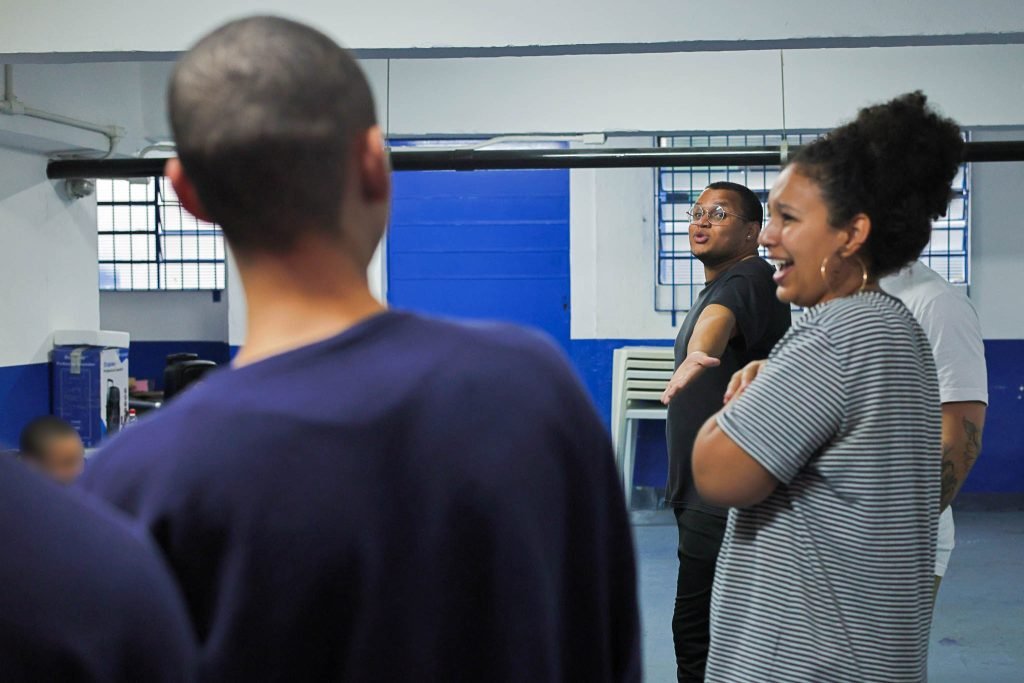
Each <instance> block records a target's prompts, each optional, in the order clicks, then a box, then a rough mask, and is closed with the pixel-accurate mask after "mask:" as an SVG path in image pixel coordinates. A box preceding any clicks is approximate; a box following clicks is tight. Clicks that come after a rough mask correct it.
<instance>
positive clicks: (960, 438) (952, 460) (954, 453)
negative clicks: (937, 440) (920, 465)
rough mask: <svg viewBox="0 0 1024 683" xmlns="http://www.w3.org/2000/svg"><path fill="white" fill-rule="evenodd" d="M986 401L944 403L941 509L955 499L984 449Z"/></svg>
mask: <svg viewBox="0 0 1024 683" xmlns="http://www.w3.org/2000/svg"><path fill="white" fill-rule="evenodd" d="M984 426H985V404H984V403H981V402H977V401H961V402H957V403H943V404H942V501H941V503H940V507H939V510H940V511H942V510H945V509H946V508H947V507H949V504H950V503H952V502H953V499H954V498H955V497H956V494H957V492H958V491H959V490H960V487H961V486H962V485H963V483H964V482H965V481H966V480H967V475H968V474H969V473H970V471H971V467H973V466H974V461H975V460H977V459H978V454H979V453H980V452H981V431H982V429H983V428H984Z"/></svg>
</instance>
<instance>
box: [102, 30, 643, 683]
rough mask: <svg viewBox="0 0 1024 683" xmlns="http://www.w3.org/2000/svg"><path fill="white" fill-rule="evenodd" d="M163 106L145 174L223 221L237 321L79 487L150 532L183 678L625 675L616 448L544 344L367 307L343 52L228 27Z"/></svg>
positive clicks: (379, 218)
mask: <svg viewBox="0 0 1024 683" xmlns="http://www.w3.org/2000/svg"><path fill="white" fill-rule="evenodd" d="M169 100H170V115H171V123H172V126H173V129H174V134H175V138H176V141H177V145H178V158H177V159H173V160H171V161H169V162H168V164H167V169H166V172H167V175H168V176H169V178H170V179H171V182H172V183H173V184H174V188H175V190H176V192H177V194H178V196H179V198H180V199H181V202H182V204H183V205H184V206H185V207H186V208H188V209H189V210H190V211H191V212H192V213H194V214H196V215H197V216H199V217H201V218H204V219H207V220H210V221H214V222H216V223H219V224H220V225H221V226H222V227H223V230H224V235H225V237H226V238H227V240H228V243H229V244H230V246H231V248H232V250H233V252H234V254H235V257H236V259H237V261H238V268H239V272H240V275H241V279H242V284H243V285H244V288H245V294H246V299H247V302H248V336H247V339H246V343H245V346H244V347H243V348H242V350H241V351H240V352H239V354H238V356H237V358H236V360H235V362H234V364H233V367H231V368H230V369H225V370H221V371H218V372H215V373H213V374H211V375H208V376H207V377H206V378H204V381H203V383H202V384H201V385H199V386H197V387H195V388H193V389H191V390H190V391H189V392H188V393H187V394H185V395H183V396H182V397H181V398H180V399H178V400H176V401H175V402H174V403H173V404H171V405H170V406H168V407H167V408H164V409H162V410H161V411H160V412H159V414H157V415H156V416H154V417H152V418H148V419H147V420H145V421H143V422H142V423H141V424H139V425H138V426H136V427H133V428H132V429H130V430H127V431H126V432H125V433H124V434H122V435H121V436H119V437H118V438H117V439H116V440H114V441H113V442H112V443H111V444H110V445H109V446H108V447H107V448H106V449H104V450H103V451H102V452H101V453H99V454H98V455H97V456H96V457H95V462H94V463H93V464H92V465H91V466H90V467H89V468H88V469H87V471H86V473H85V476H84V478H83V480H82V482H83V486H84V487H85V488H86V489H87V490H89V491H92V492H94V493H95V494H97V495H99V496H100V497H102V498H104V499H106V500H108V501H110V502H112V503H114V504H115V505H117V506H118V507H120V508H121V509H122V510H124V511H125V512H127V513H128V514H129V515H131V516H132V517H133V518H134V519H135V520H136V521H137V523H138V524H139V525H141V526H142V527H144V528H145V529H147V530H148V531H149V533H150V534H152V536H153V538H154V539H156V541H157V543H158V544H159V545H160V547H161V549H162V550H163V552H164V554H165V555H166V557H167V560H168V562H169V564H170V566H171V567H172V568H173V570H174V573H175V575H176V576H177V579H178V582H179V583H180V585H181V588H182V591H183V593H184V596H185V599H186V601H187V603H188V606H189V609H190V613H191V616H192V620H193V624H194V626H195V629H196V631H197V634H198V636H199V640H200V643H201V648H202V655H201V656H202V661H201V665H200V674H201V678H202V679H203V680H207V681H257V680H280V681H439V682H441V681H489V682H493V681H509V682H511V681H517V682H519V681H531V682H543V681H567V680H578V681H587V682H588V683H590V682H598V681H637V680H639V677H640V663H639V627H638V615H637V605H636V586H635V570H634V561H633V551H632V543H631V537H630V529H629V525H628V519H627V516H626V511H625V508H624V505H623V497H622V493H621V491H620V489H619V486H618V482H617V474H616V470H615V467H614V463H613V456H612V452H611V446H610V443H609V440H608V437H607V436H606V433H605V430H604V428H603V426H602V425H601V423H600V421H599V419H598V417H597V415H596V414H595V412H594V409H593V408H592V406H591V404H590V402H589V400H588V398H587V397H586V396H585V394H584V393H583V391H582V390H581V388H580V386H579V384H578V382H577V380H576V379H575V378H574V377H573V375H572V373H571V372H570V370H569V369H568V367H567V365H566V363H565V361H564V360H563V358H562V357H561V355H560V354H559V353H558V352H557V351H556V350H555V349H554V348H553V347H552V345H551V344H550V343H549V342H548V341H546V340H545V339H542V338H540V337H539V336H537V335H535V334H533V333H529V332H526V331H524V330H521V329H518V328H515V327H511V326H508V325H472V326H470V325H460V324H455V323H452V322H442V321H439V320H434V319H430V318H426V317H422V316H419V315H415V314H412V313H407V312H398V311H389V310H386V309H385V308H384V307H383V306H382V305H381V304H380V303H378V302H377V301H376V300H375V299H374V298H373V297H372V296H371V295H370V291H369V288H368V285H367V277H366V268H367V265H368V263H369V261H370V258H371V256H372V254H373V251H374V249H375V247H376V245H377V244H378V242H379V241H380V238H381V236H382V234H383V232H384V227H385V224H386V222H387V214H388V207H389V202H390V194H391V185H390V175H389V168H388V161H387V155H386V152H385V148H384V144H383V140H382V135H381V131H380V128H379V127H378V126H377V122H376V115H375V112H374V104H373V98H372V96H371V93H370V88H369V85H368V84H367V81H366V78H365V76H364V75H363V73H362V71H361V70H360V68H359V66H358V64H357V63H356V62H355V60H354V59H353V58H352V56H351V55H350V54H348V53H347V52H345V51H344V50H342V49H341V48H339V47H338V46H337V45H336V44H335V43H334V42H333V41H332V40H330V39H329V38H328V37H327V36H325V35H323V34H321V33H319V32H318V31H315V30H313V29H311V28H309V27H306V26H303V25H300V24H297V23H294V22H291V21H286V20H283V19H277V18H268V17H256V18H250V19H244V20H241V21H236V22H233V23H230V24H227V25H226V26H224V27H222V28H219V29H217V30H216V31H214V32H213V33H211V34H209V35H207V36H206V37H205V38H203V39H202V40H200V41H199V43H198V44H196V45H195V47H193V48H192V49H191V50H190V51H189V52H188V53H187V54H186V55H185V56H184V57H183V58H182V59H181V61H180V62H179V64H178V66H177V68H176V70H175V72H174V75H173V78H172V83H171V87H170V94H169Z"/></svg>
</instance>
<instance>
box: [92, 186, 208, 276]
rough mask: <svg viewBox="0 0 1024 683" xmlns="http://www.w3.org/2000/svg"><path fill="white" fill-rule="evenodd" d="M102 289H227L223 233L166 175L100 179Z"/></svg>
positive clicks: (97, 213)
mask: <svg viewBox="0 0 1024 683" xmlns="http://www.w3.org/2000/svg"><path fill="white" fill-rule="evenodd" d="M96 221H97V227H98V238H99V272H100V289H103V290H123V291H131V290H204V289H209V290H214V289H224V286H225V279H226V268H227V266H226V265H225V260H224V255H225V253H224V236H223V235H222V234H221V231H220V228H219V227H217V226H216V225H213V224H212V223H207V222H205V221H201V220H199V219H197V218H196V217H194V216H193V215H192V214H190V213H188V212H187V211H186V210H185V209H184V207H182V206H181V202H179V201H178V197H177V196H176V195H175V194H174V189H173V188H172V187H171V184H170V182H168V181H167V179H166V178H140V179H132V180H120V179H116V180H109V179H100V180H97V181H96Z"/></svg>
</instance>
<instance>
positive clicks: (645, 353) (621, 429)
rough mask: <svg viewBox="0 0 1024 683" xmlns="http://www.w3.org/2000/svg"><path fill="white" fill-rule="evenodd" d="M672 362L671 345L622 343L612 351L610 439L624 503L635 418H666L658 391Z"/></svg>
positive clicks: (629, 494) (633, 451) (629, 492)
mask: <svg viewBox="0 0 1024 683" xmlns="http://www.w3.org/2000/svg"><path fill="white" fill-rule="evenodd" d="M674 366H675V357H674V355H673V350H672V347H671V346H624V347H622V348H621V349H615V351H614V352H613V354H612V441H613V442H614V444H615V458H616V461H617V463H618V466H619V473H620V474H621V476H622V486H623V488H624V489H625V492H626V505H627V507H628V506H629V504H630V502H631V499H632V495H633V467H634V465H635V463H636V437H637V427H638V426H639V425H638V422H639V421H640V420H664V419H665V418H666V416H667V414H668V409H667V408H666V407H665V406H663V405H662V404H661V394H662V392H663V391H664V390H665V386H666V385H667V384H668V381H669V379H671V378H672V371H673V369H674Z"/></svg>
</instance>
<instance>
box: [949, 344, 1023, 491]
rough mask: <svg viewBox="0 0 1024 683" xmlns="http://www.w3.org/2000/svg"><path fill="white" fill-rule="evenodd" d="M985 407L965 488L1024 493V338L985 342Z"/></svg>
mask: <svg viewBox="0 0 1024 683" xmlns="http://www.w3.org/2000/svg"><path fill="white" fill-rule="evenodd" d="M985 359H986V361H987V363H988V411H987V413H986V416H985V431H984V433H983V435H982V445H981V457H979V458H978V462H977V464H975V466H974V469H973V470H971V475H970V476H969V477H968V479H967V483H965V484H964V487H963V489H962V490H963V491H964V492H975V493H980V492H986V493H995V492H998V493H1024V340H1019V339H1013V340H1004V339H998V340H989V341H986V342H985Z"/></svg>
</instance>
